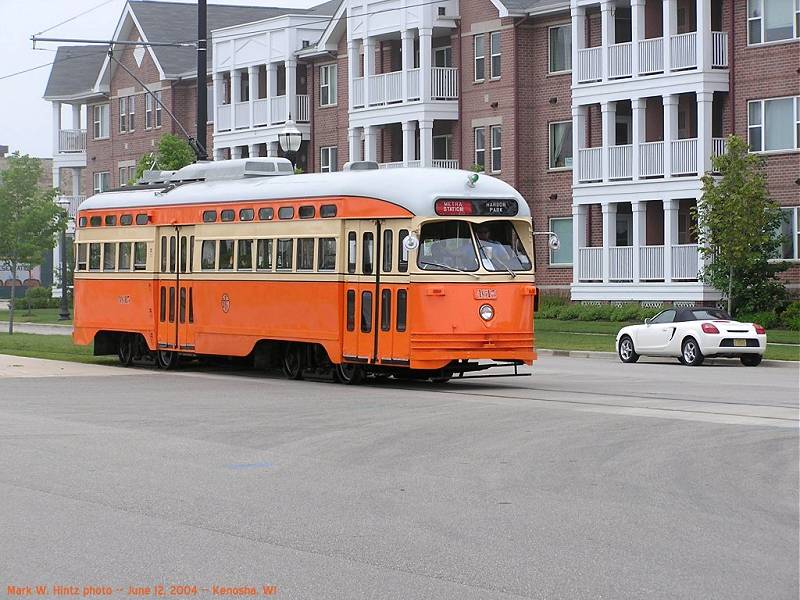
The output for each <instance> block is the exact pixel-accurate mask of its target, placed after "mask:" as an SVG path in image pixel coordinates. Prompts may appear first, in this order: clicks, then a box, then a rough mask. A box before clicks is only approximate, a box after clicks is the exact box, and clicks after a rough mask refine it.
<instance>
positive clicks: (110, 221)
mask: <svg viewBox="0 0 800 600" xmlns="http://www.w3.org/2000/svg"><path fill="white" fill-rule="evenodd" d="M105 223H106V226H107V227H114V225H116V224H117V215H106V219H105Z"/></svg>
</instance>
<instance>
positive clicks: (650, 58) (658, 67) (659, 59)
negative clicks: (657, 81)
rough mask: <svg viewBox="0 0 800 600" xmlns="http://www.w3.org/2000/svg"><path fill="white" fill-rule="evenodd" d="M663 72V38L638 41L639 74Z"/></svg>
mask: <svg viewBox="0 0 800 600" xmlns="http://www.w3.org/2000/svg"><path fill="white" fill-rule="evenodd" d="M663 70H664V38H660V37H659V38H651V39H648V40H639V74H640V75H646V74H648V73H660V72H661V71H663Z"/></svg>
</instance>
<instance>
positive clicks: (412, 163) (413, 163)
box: [408, 160, 422, 167]
mask: <svg viewBox="0 0 800 600" xmlns="http://www.w3.org/2000/svg"><path fill="white" fill-rule="evenodd" d="M408 166H409V167H421V166H422V161H421V160H410V161H408Z"/></svg>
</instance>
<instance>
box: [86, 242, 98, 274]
mask: <svg viewBox="0 0 800 600" xmlns="http://www.w3.org/2000/svg"><path fill="white" fill-rule="evenodd" d="M89 270H90V271H99V270H100V244H89Z"/></svg>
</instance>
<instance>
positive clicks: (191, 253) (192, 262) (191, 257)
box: [189, 236, 194, 297]
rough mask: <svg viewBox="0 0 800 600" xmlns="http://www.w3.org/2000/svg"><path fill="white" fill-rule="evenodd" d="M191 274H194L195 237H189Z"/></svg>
mask: <svg viewBox="0 0 800 600" xmlns="http://www.w3.org/2000/svg"><path fill="white" fill-rule="evenodd" d="M189 273H194V236H190V237H189ZM190 297H191V294H190Z"/></svg>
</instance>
